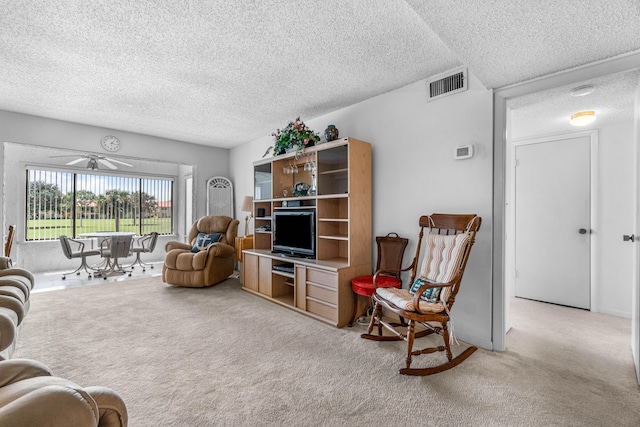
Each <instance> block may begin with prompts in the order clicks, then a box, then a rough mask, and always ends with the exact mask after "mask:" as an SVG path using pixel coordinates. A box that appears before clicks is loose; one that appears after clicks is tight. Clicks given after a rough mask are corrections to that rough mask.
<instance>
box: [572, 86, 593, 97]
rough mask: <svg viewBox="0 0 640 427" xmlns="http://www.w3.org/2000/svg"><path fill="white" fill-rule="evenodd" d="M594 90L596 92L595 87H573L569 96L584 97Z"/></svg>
mask: <svg viewBox="0 0 640 427" xmlns="http://www.w3.org/2000/svg"><path fill="white" fill-rule="evenodd" d="M595 90H596V86H595V85H583V86H578V87H574V88H573V89H571V90H570V91H569V94H570V95H571V96H585V95H590V94H592V93H593V92H595Z"/></svg>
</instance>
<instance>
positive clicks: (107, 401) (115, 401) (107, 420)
mask: <svg viewBox="0 0 640 427" xmlns="http://www.w3.org/2000/svg"><path fill="white" fill-rule="evenodd" d="M84 390H85V391H86V392H87V393H89V395H90V396H91V397H92V398H93V400H95V402H96V404H97V405H98V411H99V412H100V414H99V417H100V422H99V426H100V427H125V426H126V425H127V424H128V422H129V421H128V414H127V407H126V405H125V403H124V401H123V400H122V397H120V395H119V394H118V393H116V392H115V391H113V390H111V389H110V388H107V387H102V386H89V387H84Z"/></svg>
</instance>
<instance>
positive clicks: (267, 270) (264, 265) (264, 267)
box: [258, 257, 273, 297]
mask: <svg viewBox="0 0 640 427" xmlns="http://www.w3.org/2000/svg"><path fill="white" fill-rule="evenodd" d="M259 259H260V260H259V266H258V292H260V293H261V294H264V295H266V296H268V297H271V296H273V295H272V293H273V292H272V286H271V258H267V257H259Z"/></svg>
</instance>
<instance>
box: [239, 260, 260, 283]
mask: <svg viewBox="0 0 640 427" xmlns="http://www.w3.org/2000/svg"><path fill="white" fill-rule="evenodd" d="M242 268H243V270H244V271H243V274H242V279H243V280H244V283H243V286H244V287H245V288H246V289H250V290H252V291H256V292H258V257H257V256H256V255H250V254H244V261H243V263H242Z"/></svg>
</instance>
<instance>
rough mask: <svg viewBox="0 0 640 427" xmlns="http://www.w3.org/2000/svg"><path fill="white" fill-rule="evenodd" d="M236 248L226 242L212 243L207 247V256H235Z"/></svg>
mask: <svg viewBox="0 0 640 427" xmlns="http://www.w3.org/2000/svg"><path fill="white" fill-rule="evenodd" d="M235 254H236V250H235V248H234V247H233V246H231V245H227V244H226V243H221V242H217V243H213V244H211V245H209V246H208V247H207V256H216V257H221V258H227V257H230V256H235Z"/></svg>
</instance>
